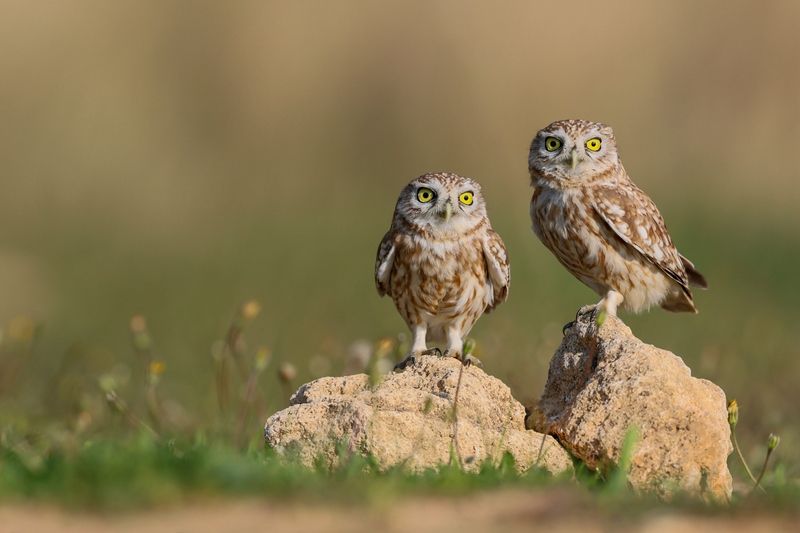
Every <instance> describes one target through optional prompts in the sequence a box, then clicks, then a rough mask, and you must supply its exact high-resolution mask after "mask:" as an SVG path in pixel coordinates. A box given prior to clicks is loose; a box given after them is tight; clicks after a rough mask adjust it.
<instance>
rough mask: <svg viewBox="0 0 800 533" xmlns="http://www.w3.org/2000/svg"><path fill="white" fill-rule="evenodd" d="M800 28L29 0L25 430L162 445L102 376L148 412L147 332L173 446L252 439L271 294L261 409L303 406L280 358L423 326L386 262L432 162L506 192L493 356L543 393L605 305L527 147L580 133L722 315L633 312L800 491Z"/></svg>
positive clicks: (418, 10) (10, 304) (14, 413)
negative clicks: (581, 329)
mask: <svg viewBox="0 0 800 533" xmlns="http://www.w3.org/2000/svg"><path fill="white" fill-rule="evenodd" d="M799 22H800V4H798V3H796V2H792V1H790V0H785V1H775V2H769V3H755V2H740V1H734V2H721V1H718V2H703V3H702V4H697V3H694V2H688V1H685V2H671V3H657V2H642V3H637V4H635V5H630V4H629V3H625V2H620V1H615V2H603V3H600V4H598V3H591V2H585V3H575V4H570V5H568V6H566V5H562V4H560V3H531V2H521V1H519V2H508V3H504V4H502V5H493V6H492V8H491V9H489V8H488V7H487V6H486V5H485V4H481V3H477V2H456V1H445V2H436V3H428V2H382V3H366V2H364V3H360V2H350V3H344V4H342V3H330V4H328V3H314V2H292V3H273V2H263V3H261V2H237V3H233V4H230V3H224V4H223V3H215V2H191V3H180V2H177V3H169V4H163V3H156V2H152V3H147V2H145V3H142V2H115V3H113V4H112V3H106V2H100V1H94V2H93V1H79V2H72V3H69V4H67V3H64V4H59V3H53V4H48V5H46V6H45V5H42V4H33V3H27V2H21V1H17V2H5V3H3V5H2V7H0V123H2V124H3V126H4V127H3V128H2V129H0V162H2V172H3V185H4V187H3V194H2V195H0V323H2V324H3V326H2V342H1V344H0V426H1V427H2V428H4V429H3V431H4V432H5V433H4V435H6V436H8V438H9V439H12V440H13V439H16V438H18V437H19V436H20V435H22V436H23V437H24V438H23V442H28V444H29V445H31V446H33V447H34V448H36V446H37V445H38V444H41V442H40V441H36V439H37V438H40V439H42V438H45V439H50V438H54V437H52V435H62V436H63V435H65V434H74V433H75V432H76V431H77V428H79V429H80V439H89V440H91V439H95V438H101V439H105V438H117V437H119V436H127V435H130V434H131V433H132V432H133V433H137V432H138V431H139V430H138V429H131V428H130V427H129V426H130V424H128V423H126V422H125V421H124V420H122V417H120V416H119V413H115V412H114V410H113V409H110V408H109V407H108V406H107V405H106V402H105V401H104V400H103V395H104V392H103V391H102V390H101V388H100V386H99V381H98V380H99V379H100V377H101V376H106V377H109V376H111V377H113V379H114V388H115V392H117V393H118V394H119V396H120V398H123V399H124V400H125V402H126V403H127V405H128V406H129V408H130V409H131V411H132V412H134V413H136V414H137V415H136V416H138V417H140V418H142V420H145V421H146V420H148V418H147V405H148V404H147V401H148V400H147V397H146V396H147V390H148V389H147V386H146V376H145V370H146V369H145V365H143V363H142V360H141V357H139V356H137V354H136V352H135V350H134V348H133V347H132V344H131V334H130V331H129V324H130V320H131V317H132V316H134V315H136V314H141V315H143V316H144V317H146V319H147V323H148V325H149V333H150V334H151V335H152V339H153V342H154V346H155V351H154V357H155V358H156V359H157V360H159V361H163V362H164V364H165V368H164V371H163V374H161V375H160V377H159V384H158V387H159V394H160V395H161V401H163V402H164V403H165V404H166V407H165V409H168V410H169V412H170V417H171V419H172V420H174V421H175V422H174V427H171V428H169V431H175V432H177V433H182V434H184V435H194V434H195V433H196V432H198V431H201V432H204V433H205V434H207V435H211V436H212V438H213V436H214V435H222V434H224V435H227V436H230V435H231V434H232V433H234V431H232V430H231V428H230V427H229V426H227V425H226V424H230V423H232V420H234V419H235V417H232V415H230V414H229V416H228V418H223V417H221V416H220V415H219V409H218V407H217V399H216V393H215V361H214V359H213V357H212V352H213V351H214V346H215V343H217V344H216V346H217V348H216V349H219V342H220V341H221V340H222V339H223V338H224V337H225V335H226V331H227V330H228V327H229V324H230V323H231V321H232V320H233V319H234V318H235V316H236V314H237V312H238V309H239V307H240V305H241V304H242V303H243V302H245V301H248V300H250V299H255V300H257V301H258V302H260V303H261V305H262V307H263V310H262V312H261V314H260V316H259V317H257V318H256V319H255V320H254V321H253V322H252V323H250V324H249V325H248V329H247V332H246V339H247V348H246V350H245V353H246V354H247V356H248V357H253V355H254V354H255V353H256V350H257V349H258V347H260V346H265V347H268V348H269V350H271V353H272V360H271V363H270V366H269V367H268V368H267V370H266V371H265V372H264V373H263V375H261V376H260V378H259V381H258V388H259V390H261V391H262V393H263V395H264V398H265V403H264V404H263V405H261V406H260V408H259V409H260V411H261V413H262V414H266V413H267V412H270V411H274V410H275V409H278V408H280V407H281V406H283V405H285V404H286V401H287V390H288V388H289V386H288V385H281V383H280V382H279V380H278V379H277V378H276V375H275V374H276V369H277V368H278V367H279V365H280V364H281V363H284V362H289V363H291V364H293V365H294V366H295V367H296V368H297V370H298V376H297V377H296V378H295V379H294V380H293V383H292V385H297V384H299V383H301V382H305V381H308V380H310V379H312V378H315V377H318V376H320V375H325V374H336V373H341V372H343V371H344V369H345V366H346V362H347V354H348V350H349V349H350V347H351V345H352V344H353V343H354V342H355V341H359V340H366V341H367V342H369V343H374V342H376V341H377V340H378V339H380V338H382V337H387V336H389V337H395V336H396V335H397V334H398V333H401V332H403V331H404V325H403V323H402V321H401V319H400V317H399V316H398V315H397V313H396V312H395V310H394V308H393V306H392V304H391V302H390V301H389V300H386V299H380V298H378V296H377V294H376V292H375V289H374V285H373V281H372V275H373V274H372V269H373V264H374V263H373V261H374V254H375V249H376V247H377V244H378V242H379V240H380V239H381V237H382V235H383V233H384V231H385V230H386V228H387V227H388V224H389V220H390V217H391V213H392V209H393V207H394V202H395V200H396V196H397V194H398V192H399V191H400V189H401V188H402V186H403V185H404V184H405V183H406V182H408V181H409V180H410V179H412V178H413V177H415V176H417V175H419V174H421V173H424V172H426V171H429V170H451V171H455V172H458V173H461V174H464V175H467V176H471V177H474V178H476V179H478V180H479V181H480V182H481V183H482V184H483V189H484V194H485V195H486V197H487V199H488V203H489V214H490V216H491V219H492V222H493V224H494V227H495V229H496V230H497V231H498V232H499V233H500V234H501V235H502V236H503V238H504V239H505V241H506V243H507V246H508V248H509V252H510V257H511V263H512V280H513V281H512V287H511V293H510V299H509V301H508V302H507V303H506V304H504V305H503V306H502V307H500V308H499V309H498V310H497V311H496V312H495V313H493V314H492V315H490V316H487V317H484V318H483V319H482V320H481V321H480V322H479V323H478V325H477V327H476V328H475V330H474V331H473V334H472V336H473V337H474V338H475V339H476V340H477V342H478V350H479V356H480V357H481V358H482V359H483V361H484V363H485V364H486V369H487V371H488V372H490V373H492V374H495V375H497V376H498V377H500V378H501V379H503V380H504V381H506V382H507V383H509V384H510V385H511V387H512V389H513V391H514V393H515V395H516V396H517V397H518V398H520V399H521V400H522V401H525V402H529V403H530V402H533V401H535V400H536V398H537V397H538V395H539V393H540V391H541V387H542V385H543V383H544V380H545V377H546V372H547V366H548V362H549V358H550V356H551V355H552V353H553V351H554V350H555V348H556V347H557V345H558V343H559V339H560V335H561V334H560V328H561V325H562V324H563V323H564V322H567V321H568V320H570V319H571V318H572V317H573V315H574V313H575V310H576V309H577V308H578V307H579V306H581V305H584V304H587V303H590V302H593V301H594V300H595V299H596V297H595V295H594V294H593V293H592V292H591V291H590V290H589V289H587V288H585V287H583V286H582V285H580V284H579V283H578V282H576V281H575V280H574V279H573V278H572V277H571V276H570V275H569V274H568V273H566V272H565V271H564V270H563V269H562V268H561V267H560V265H558V264H557V262H556V261H555V260H554V259H553V258H552V257H551V256H550V255H549V253H548V252H547V251H546V250H545V249H544V247H543V246H542V245H541V244H540V243H539V242H538V241H537V240H536V239H535V237H534V236H533V234H532V232H531V230H530V221H529V219H528V212H527V205H528V201H529V195H530V189H529V186H528V177H527V172H526V159H527V148H528V143H529V141H530V139H531V137H532V136H533V134H534V133H535V132H536V130H537V129H539V128H540V127H542V126H543V125H545V124H547V123H549V122H551V121H552V120H555V119H561V118H568V117H570V118H571V117H581V118H586V119H591V120H600V121H603V122H606V123H609V124H611V125H612V126H613V127H614V128H615V131H616V135H617V139H618V143H619V145H620V150H621V153H622V156H623V158H624V161H625V165H626V168H627V169H628V171H629V172H630V174H631V175H632V177H633V179H634V180H635V181H636V183H637V184H638V185H640V186H641V187H642V188H643V189H644V190H646V191H647V192H648V193H650V195H651V196H652V197H653V198H654V200H655V201H656V202H657V204H658V205H659V206H660V208H661V211H662V213H663V215H664V217H665V219H666V221H667V224H668V226H669V228H670V230H671V232H672V234H673V237H674V240H675V242H676V243H677V244H678V246H679V248H680V250H681V251H682V252H683V253H684V254H685V255H687V256H688V257H689V258H691V259H692V260H693V261H694V262H695V264H696V265H697V266H698V267H699V268H700V269H701V270H702V271H703V273H704V274H705V275H706V277H707V279H708V280H709V283H710V286H711V288H710V290H708V291H707V292H702V293H700V294H698V295H697V297H696V301H697V304H698V307H699V309H700V314H699V315H697V316H688V315H673V314H669V313H666V312H663V311H660V310H654V311H652V312H650V313H648V314H646V315H642V316H636V317H633V316H625V317H624V318H625V320H626V321H627V322H628V324H629V325H630V326H631V327H632V328H633V330H634V332H635V333H636V334H637V335H638V336H639V337H641V338H643V339H645V340H646V341H648V342H651V343H653V344H656V345H658V346H661V347H664V348H667V349H670V350H672V351H674V352H676V353H678V354H679V355H681V356H682V357H683V358H684V360H685V361H686V363H687V364H688V365H689V366H690V367H691V368H692V371H693V374H694V375H696V376H701V377H704V378H707V379H710V380H712V381H714V382H716V383H717V384H719V385H720V386H721V387H722V388H723V389H724V390H725V391H726V393H727V395H728V397H729V398H736V399H737V400H738V402H739V405H740V406H741V410H742V415H741V421H740V424H739V432H740V440H741V443H742V445H743V448H744V449H745V452H746V454H748V459H750V460H751V462H752V463H753V464H755V463H756V462H758V461H759V460H760V459H761V457H762V453H763V446H764V442H765V441H766V436H767V434H768V433H770V432H775V433H778V434H780V435H781V438H782V442H781V446H780V447H779V449H778V450H777V452H776V464H778V465H779V468H778V470H777V471H776V472H777V473H776V474H774V475H775V476H778V477H780V479H784V480H785V479H797V478H798V477H800V412H799V411H798V409H797V398H798V395H797V389H798V386H799V385H800V327H798V323H799V322H800V308H799V307H798V297H799V296H800V291H798V281H797V278H796V276H797V272H798V271H800V211H799V210H798V209H797V205H799V204H800V187H798V185H797V183H798V179H799V178H800V163H798V160H797V158H796V157H795V156H794V153H795V152H796V150H797V147H798V145H800V96H798V95H800V66H799V65H798V62H797V57H798V52H800V37H798V33H797V31H796V28H797V25H798V23H799ZM236 393H237V391H233V393H232V394H234V395H235V394H236ZM262 424H263V420H260V419H255V418H254V419H253V420H252V421H251V423H249V424H248V426H247V429H246V431H245V433H246V438H245V437H243V438H244V440H245V441H248V442H258V440H259V439H260V432H261V427H262ZM134 425H135V424H134ZM32 435H40V437H34V436H32ZM41 435H48V437H41ZM12 437H13V438H12ZM31 441H33V443H32V444H31ZM8 442H11V441H7V443H8ZM13 442H17V443H18V441H16V440H13ZM37 443H38V444H37ZM44 448H45V449H48V447H47V446H44ZM45 455H46V454H45ZM731 467H732V470H733V472H734V475H735V476H737V477H741V472H740V471H739V469H738V465H736V464H735V463H734V462H733V460H731ZM770 475H773V474H770Z"/></svg>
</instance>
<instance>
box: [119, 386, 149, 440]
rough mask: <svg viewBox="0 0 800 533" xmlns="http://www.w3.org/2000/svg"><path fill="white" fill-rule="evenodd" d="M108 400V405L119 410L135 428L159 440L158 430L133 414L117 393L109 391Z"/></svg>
mask: <svg viewBox="0 0 800 533" xmlns="http://www.w3.org/2000/svg"><path fill="white" fill-rule="evenodd" d="M106 400H107V401H108V403H110V404H111V405H113V406H114V409H116V410H117V412H118V413H119V414H121V415H122V417H123V418H124V419H125V420H126V421H127V422H128V424H130V425H131V426H133V427H140V428H142V429H144V430H145V431H147V432H148V433H150V434H151V435H152V436H153V437H155V438H159V434H158V432H157V431H156V430H154V429H153V428H151V427H150V426H148V425H147V424H145V423H144V421H142V420H141V419H140V418H139V417H137V416H136V415H134V414H133V413H131V411H130V409H128V406H127V405H125V402H123V401H122V399H121V398H120V397H119V396H118V395H117V393H116V392H115V391H113V390H112V391H109V392H107V393H106Z"/></svg>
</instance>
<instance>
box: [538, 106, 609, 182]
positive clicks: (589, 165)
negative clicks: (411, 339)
mask: <svg viewBox="0 0 800 533" xmlns="http://www.w3.org/2000/svg"><path fill="white" fill-rule="evenodd" d="M617 165H619V156H618V155H617V143H616V140H615V139H614V131H613V130H612V129H611V127H610V126H606V125H605V124H601V123H599V122H589V121H587V120H559V121H556V122H553V123H552V124H550V125H549V126H547V127H545V128H542V129H541V130H539V132H538V133H537V134H536V136H535V137H534V138H533V141H532V142H531V151H530V153H529V154H528V170H529V171H530V173H531V177H532V178H533V179H534V180H536V179H540V180H541V179H543V180H546V181H550V182H554V184H559V183H563V182H569V181H584V180H587V179H591V178H592V177H595V176H599V175H602V174H604V173H606V171H607V170H609V169H612V168H614V167H616V166H617Z"/></svg>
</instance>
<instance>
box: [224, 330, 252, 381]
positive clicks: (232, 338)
mask: <svg viewBox="0 0 800 533" xmlns="http://www.w3.org/2000/svg"><path fill="white" fill-rule="evenodd" d="M241 336H242V328H241V327H239V325H238V324H235V323H234V324H231V326H230V328H228V334H227V335H226V336H225V347H224V350H225V351H227V352H228V353H230V354H231V358H232V359H233V360H234V362H235V363H236V368H237V369H238V370H239V377H240V378H241V379H242V382H245V381H247V364H246V363H245V361H244V357H243V355H242V353H241V352H240V351H239V341H240V339H241ZM224 356H225V353H223V357H224Z"/></svg>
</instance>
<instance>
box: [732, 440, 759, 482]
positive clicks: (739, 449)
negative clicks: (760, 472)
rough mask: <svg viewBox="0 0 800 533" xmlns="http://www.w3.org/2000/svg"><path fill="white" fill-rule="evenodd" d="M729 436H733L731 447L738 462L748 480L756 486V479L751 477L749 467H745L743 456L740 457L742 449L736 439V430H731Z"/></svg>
mask: <svg viewBox="0 0 800 533" xmlns="http://www.w3.org/2000/svg"><path fill="white" fill-rule="evenodd" d="M731 434H732V435H733V447H734V448H735V449H736V454H737V455H738V456H739V461H741V463H742V466H744V469H745V472H747V475H748V476H749V477H750V480H751V481H752V482H753V483H755V484H756V485H758V482H757V481H756V477H755V476H754V475H753V472H751V471H750V467H749V466H747V461H745V460H744V455H742V449H741V448H740V447H739V440H738V439H737V438H736V428H735V427H732V428H731Z"/></svg>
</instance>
